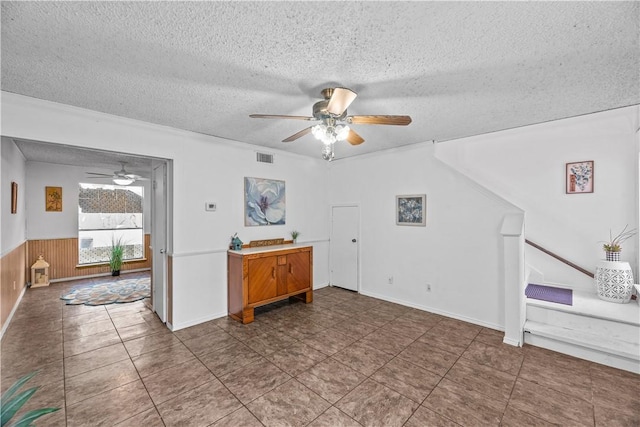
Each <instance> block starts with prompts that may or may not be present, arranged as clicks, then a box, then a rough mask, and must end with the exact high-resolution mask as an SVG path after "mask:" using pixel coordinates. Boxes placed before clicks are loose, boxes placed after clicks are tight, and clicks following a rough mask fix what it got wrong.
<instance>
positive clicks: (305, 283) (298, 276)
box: [287, 252, 311, 293]
mask: <svg viewBox="0 0 640 427" xmlns="http://www.w3.org/2000/svg"><path fill="white" fill-rule="evenodd" d="M310 274H311V260H310V253H309V252H298V253H295V254H289V255H287V292H288V293H291V292H296V291H301V290H303V289H308V288H309V287H310V286H311V277H310Z"/></svg>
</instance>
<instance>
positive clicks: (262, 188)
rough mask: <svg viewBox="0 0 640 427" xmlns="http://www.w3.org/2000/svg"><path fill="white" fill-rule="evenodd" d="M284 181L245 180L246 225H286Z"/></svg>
mask: <svg viewBox="0 0 640 427" xmlns="http://www.w3.org/2000/svg"><path fill="white" fill-rule="evenodd" d="M284 190H285V189H284V181H278V180H275V179H265V178H247V177H245V179H244V225H245V226H254V225H282V224H284V223H285V213H286V199H285V191H284Z"/></svg>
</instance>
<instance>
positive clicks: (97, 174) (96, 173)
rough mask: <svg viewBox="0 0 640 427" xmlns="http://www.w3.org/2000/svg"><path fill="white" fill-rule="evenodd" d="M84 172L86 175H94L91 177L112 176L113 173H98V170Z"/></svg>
mask: <svg viewBox="0 0 640 427" xmlns="http://www.w3.org/2000/svg"><path fill="white" fill-rule="evenodd" d="M85 173H86V174H87V175H95V177H93V178H102V177H107V178H111V177H113V174H106V173H98V172H85ZM87 178H91V177H87Z"/></svg>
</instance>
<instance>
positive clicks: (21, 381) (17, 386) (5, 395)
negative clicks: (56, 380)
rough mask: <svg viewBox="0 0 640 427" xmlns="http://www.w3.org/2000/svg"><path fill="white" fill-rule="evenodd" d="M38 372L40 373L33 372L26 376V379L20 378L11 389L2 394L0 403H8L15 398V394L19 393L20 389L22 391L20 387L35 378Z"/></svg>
mask: <svg viewBox="0 0 640 427" xmlns="http://www.w3.org/2000/svg"><path fill="white" fill-rule="evenodd" d="M38 372H39V371H33V372H31V373H30V374H27V375H25V376H24V377H22V378H20V379H19V380H18V381H16V382H15V383H13V385H12V386H11V387H9V389H8V390H7V391H5V392H4V393H2V397H0V402H6V401H7V400H8V399H10V398H11V396H13V395H14V394H15V392H16V391H18V389H20V387H22V386H23V385H24V384H25V383H26V382H27V381H29V380H30V379H31V378H33V377H35V376H36V374H37V373H38Z"/></svg>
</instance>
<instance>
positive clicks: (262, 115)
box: [249, 114, 317, 120]
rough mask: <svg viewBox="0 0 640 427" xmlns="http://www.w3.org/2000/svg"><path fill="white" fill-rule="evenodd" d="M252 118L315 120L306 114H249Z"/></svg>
mask: <svg viewBox="0 0 640 427" xmlns="http://www.w3.org/2000/svg"><path fill="white" fill-rule="evenodd" d="M249 117H251V118H252V119H293V120H317V119H316V118H315V117H308V116H283V115H279V114H249Z"/></svg>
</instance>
